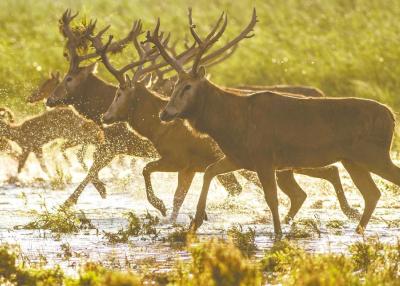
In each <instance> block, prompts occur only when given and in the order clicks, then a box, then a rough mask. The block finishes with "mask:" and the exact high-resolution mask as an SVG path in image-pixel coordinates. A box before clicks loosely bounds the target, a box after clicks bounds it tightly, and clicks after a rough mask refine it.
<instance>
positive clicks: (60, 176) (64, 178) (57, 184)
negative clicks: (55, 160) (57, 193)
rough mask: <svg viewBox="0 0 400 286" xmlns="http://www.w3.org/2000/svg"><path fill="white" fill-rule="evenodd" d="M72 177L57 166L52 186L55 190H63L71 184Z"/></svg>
mask: <svg viewBox="0 0 400 286" xmlns="http://www.w3.org/2000/svg"><path fill="white" fill-rule="evenodd" d="M71 182H72V176H71V174H69V173H66V172H65V171H64V169H63V168H62V167H61V166H59V165H58V164H56V173H55V175H53V176H51V177H50V186H51V188H52V189H53V190H62V189H64V188H65V187H66V186H67V185H69V184H71Z"/></svg>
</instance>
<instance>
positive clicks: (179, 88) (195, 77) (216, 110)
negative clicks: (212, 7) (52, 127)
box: [148, 9, 400, 236]
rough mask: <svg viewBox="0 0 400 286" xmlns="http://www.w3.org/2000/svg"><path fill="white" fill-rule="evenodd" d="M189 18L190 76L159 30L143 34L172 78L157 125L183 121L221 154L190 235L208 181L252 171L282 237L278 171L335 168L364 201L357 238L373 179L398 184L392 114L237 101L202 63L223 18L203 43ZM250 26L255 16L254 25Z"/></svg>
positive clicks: (379, 107)
mask: <svg viewBox="0 0 400 286" xmlns="http://www.w3.org/2000/svg"><path fill="white" fill-rule="evenodd" d="M188 15H189V16H188V18H189V28H190V32H191V34H192V36H193V37H194V39H195V41H196V42H197V43H198V45H199V47H200V48H199V50H198V53H197V55H196V58H195V59H194V61H193V65H192V68H191V70H190V71H185V70H184V69H183V67H182V65H181V64H180V63H179V62H178V61H177V60H176V59H175V58H174V57H172V56H171V55H170V54H168V52H167V51H166V50H165V49H164V48H163V46H162V44H161V43H160V42H159V40H158V37H159V36H158V30H157V29H155V30H154V32H153V35H151V34H150V33H148V40H149V41H152V42H153V43H154V44H155V45H156V47H157V48H158V49H159V50H160V53H161V55H162V56H163V58H164V59H165V60H166V61H168V62H169V63H170V65H171V66H172V67H174V69H175V70H176V71H177V73H178V81H177V82H176V85H175V88H174V91H173V94H172V95H171V98H170V100H169V102H168V104H167V105H166V106H165V108H164V109H163V111H162V112H161V113H160V118H161V120H162V121H164V122H173V121H174V119H178V120H182V119H183V120H185V121H186V122H187V123H188V124H189V125H190V126H191V127H192V128H193V129H194V130H196V131H197V132H199V133H204V134H208V135H209V136H211V137H212V138H214V140H215V141H216V142H217V144H218V146H219V147H220V148H221V150H222V151H223V152H224V154H225V156H224V157H223V158H222V159H221V160H219V161H218V162H216V163H214V164H212V165H209V166H208V167H207V169H206V171H205V174H204V177H203V187H202V190H201V194H200V197H199V201H198V204H197V209H196V215H195V218H194V220H193V221H192V224H191V229H193V230H197V229H198V228H199V227H200V226H201V224H202V223H203V220H204V213H205V207H206V201H207V193H208V189H209V185H210V182H211V179H212V178H213V177H214V176H215V175H217V174H221V173H225V172H231V171H233V170H237V169H241V168H245V169H249V170H253V171H255V172H257V175H258V177H259V179H260V181H261V184H262V186H263V190H264V194H265V200H266V203H267V205H268V207H269V209H270V211H271V213H272V218H273V226H274V233H275V235H277V236H280V235H281V233H282V230H281V224H280V219H279V213H278V199H277V188H276V175H277V171H278V170H280V169H286V170H289V171H290V172H292V171H293V170H296V169H298V168H316V167H323V166H327V165H330V164H333V163H336V162H340V163H342V164H343V166H344V167H345V169H346V170H347V171H348V172H349V174H350V177H351V178H352V180H353V182H354V183H355V185H356V187H357V188H358V189H359V191H360V192H361V194H362V196H363V199H364V202H365V207H364V210H363V213H362V216H361V219H360V221H359V224H358V226H357V228H356V232H357V233H362V232H363V231H364V230H365V228H366V226H367V224H368V221H369V219H370V218H371V215H372V213H373V211H374V209H375V207H376V204H377V202H378V200H379V198H380V195H381V193H380V190H379V189H378V187H377V186H376V184H375V183H374V181H373V179H372V177H371V173H374V174H376V175H378V176H381V177H382V178H384V179H386V180H388V181H390V182H392V183H394V184H396V185H400V168H399V167H397V166H396V165H395V164H394V163H393V162H392V160H391V158H390V149H391V144H392V139H393V132H394V127H395V117H394V114H393V112H392V111H391V110H390V108H388V107H387V106H386V105H383V104H381V103H379V102H377V101H374V100H368V99H361V98H354V97H347V98H346V97H343V98H329V97H322V98H318V97H317V98H312V97H308V98H299V97H293V96H288V95H282V94H279V93H274V92H258V93H257V92H256V93H254V94H252V95H249V96H240V95H239V94H237V93H235V92H229V91H225V90H223V89H221V88H219V87H218V86H217V85H215V84H213V83H212V82H210V81H209V80H207V78H206V71H205V69H204V67H202V66H201V64H200V60H201V58H202V57H203V56H204V55H205V54H206V51H207V50H208V49H210V48H211V46H212V45H213V44H214V43H215V42H216V41H217V40H218V39H219V38H220V37H221V36H222V34H223V33H224V30H225V28H226V26H227V16H226V14H224V13H222V15H221V17H220V18H219V20H218V22H217V24H216V26H215V27H216V28H214V29H213V30H211V31H210V33H209V34H208V35H207V37H206V38H205V39H201V38H200V36H198V34H197V32H196V31H195V26H194V25H193V24H192V23H193V22H192V19H191V10H189V13H188ZM256 21H257V16H256V11H255V9H254V10H253V15H252V22H253V23H255V22H256ZM248 28H249V29H245V30H243V32H242V33H243V34H244V37H245V38H249V37H252V36H253V35H254V34H251V32H252V30H253V26H249V27H248Z"/></svg>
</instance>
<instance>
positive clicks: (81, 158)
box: [76, 144, 89, 171]
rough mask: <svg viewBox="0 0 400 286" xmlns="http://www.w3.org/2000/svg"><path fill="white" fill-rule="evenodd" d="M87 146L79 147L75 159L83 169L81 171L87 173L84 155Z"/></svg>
mask: <svg viewBox="0 0 400 286" xmlns="http://www.w3.org/2000/svg"><path fill="white" fill-rule="evenodd" d="M87 149H88V145H87V144H82V145H81V147H80V148H79V149H78V152H77V153H76V157H77V158H78V161H79V164H80V165H81V167H82V168H83V170H85V171H88V169H89V167H88V165H87V164H86V162H85V154H86V152H87Z"/></svg>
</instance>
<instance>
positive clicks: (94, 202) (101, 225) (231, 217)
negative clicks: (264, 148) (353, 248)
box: [0, 153, 400, 273]
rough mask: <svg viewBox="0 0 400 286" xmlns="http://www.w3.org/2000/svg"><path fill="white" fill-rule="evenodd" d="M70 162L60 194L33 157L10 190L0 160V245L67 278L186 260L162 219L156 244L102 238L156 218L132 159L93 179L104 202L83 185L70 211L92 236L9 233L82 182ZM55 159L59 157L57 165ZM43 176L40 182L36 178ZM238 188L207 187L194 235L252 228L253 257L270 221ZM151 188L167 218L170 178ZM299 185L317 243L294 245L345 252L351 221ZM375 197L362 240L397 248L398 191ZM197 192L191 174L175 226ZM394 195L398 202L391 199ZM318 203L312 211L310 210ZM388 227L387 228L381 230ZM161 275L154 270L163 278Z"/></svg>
mask: <svg viewBox="0 0 400 286" xmlns="http://www.w3.org/2000/svg"><path fill="white" fill-rule="evenodd" d="M70 155H71V158H72V160H73V161H74V162H73V164H72V166H71V167H70V168H69V169H67V168H66V167H65V166H64V169H65V170H66V171H65V172H66V173H70V174H71V176H72V182H71V183H70V184H68V185H66V186H65V187H64V188H63V189H62V190H53V189H52V188H51V184H50V182H49V180H48V178H46V176H45V175H44V174H43V173H42V172H41V171H40V168H39V164H38V163H37V162H36V161H35V159H34V158H30V159H29V161H28V167H27V168H25V170H24V171H23V172H22V174H20V176H19V177H18V181H17V183H9V182H7V178H8V177H9V176H10V175H11V174H12V173H13V172H15V170H16V163H15V162H14V161H13V160H12V159H11V158H9V157H7V156H1V157H0V162H1V166H0V180H2V181H3V182H2V185H1V188H0V243H5V242H7V243H13V244H14V243H16V244H19V245H20V247H21V249H22V252H23V254H24V255H25V256H26V258H27V259H29V260H31V261H32V262H35V261H39V260H40V259H43V257H45V258H46V260H47V262H48V265H49V266H51V265H54V264H60V265H61V266H62V268H64V270H66V271H67V272H68V273H76V270H77V269H78V267H79V265H80V264H81V263H83V262H85V261H88V260H90V261H101V262H105V263H106V264H111V265H112V266H114V267H121V268H124V267H127V266H130V267H132V266H134V267H135V265H140V263H142V262H143V261H153V262H157V264H158V265H160V266H161V268H164V269H168V267H169V266H170V265H171V264H172V263H174V260H175V259H177V258H178V257H180V258H182V259H188V254H187V253H186V252H185V251H179V250H176V249H174V248H171V247H170V245H169V244H168V243H167V242H165V241H163V238H165V237H166V236H167V235H168V233H170V232H172V231H173V227H172V225H171V224H170V223H169V222H168V221H166V220H162V223H160V225H158V229H159V230H160V235H159V237H158V238H157V239H151V238H149V237H140V238H132V239H131V240H130V242H129V243H127V244H111V243H109V242H108V241H107V239H105V238H104V237H103V234H102V232H103V231H112V232H116V231H117V230H119V229H120V228H122V227H124V226H126V223H127V222H126V219H125V216H124V214H126V213H127V212H128V211H133V212H135V213H136V214H137V215H141V214H145V213H146V212H147V211H149V212H150V213H151V214H153V215H158V216H160V214H159V213H158V212H157V211H155V210H154V208H153V207H152V206H151V205H150V204H149V203H148V202H147V200H146V195H145V189H144V181H143V178H142V177H141V170H142V168H143V166H144V164H145V162H144V161H143V160H141V159H137V160H135V161H134V163H133V164H132V165H131V161H130V160H131V159H130V158H128V157H124V158H122V159H121V160H114V161H113V162H112V164H111V165H110V166H108V167H107V168H105V169H104V170H102V171H101V173H100V178H101V179H102V180H103V181H104V182H106V186H107V190H108V197H107V199H101V198H100V196H99V194H98V193H97V192H96V190H95V189H94V187H93V186H91V185H89V186H88V187H87V188H86V190H85V191H84V193H83V194H82V196H81V197H80V199H79V201H78V204H77V206H76V207H75V209H76V210H77V211H80V210H82V211H84V212H85V214H86V215H87V217H88V218H89V219H91V221H92V223H93V224H94V225H95V226H96V227H97V228H98V231H96V230H89V231H82V232H80V233H78V234H73V235H63V236H61V238H59V239H58V238H55V237H54V236H52V235H51V234H50V233H49V232H48V231H44V230H23V229H22V230H15V229H14V227H15V226H18V225H23V224H26V223H28V222H30V221H32V220H33V219H34V216H33V211H39V212H40V211H42V210H43V205H46V207H47V208H48V209H55V208H56V207H57V206H59V205H60V204H61V203H62V202H63V201H64V200H65V199H67V197H68V196H69V194H71V193H72V191H73V190H74V188H75V187H76V186H77V184H78V183H79V182H80V180H82V179H83V178H84V176H85V172H84V171H83V170H82V168H81V167H80V166H79V165H78V164H77V163H76V160H74V159H75V157H74V156H73V154H72V153H71V154H70ZM58 159H59V158H58ZM58 159H57V156H56V158H48V161H49V162H57V161H58ZM40 177H43V178H44V179H45V180H44V182H42V181H41V180H38V179H37V178H40ZM341 177H342V182H343V185H344V188H345V194H346V196H347V197H348V199H349V202H350V204H351V205H352V206H353V207H356V208H357V209H358V210H361V208H362V205H363V201H362V198H361V195H360V194H359V193H358V191H357V190H356V189H355V187H354V185H353V184H352V182H351V181H350V180H349V177H348V174H347V173H346V172H345V171H344V170H343V169H341ZM238 178H239V180H240V182H241V183H242V184H243V186H244V191H243V193H242V194H240V195H239V196H237V197H228V194H227V192H226V191H225V190H224V189H223V188H222V187H221V186H220V185H219V184H218V183H217V182H213V183H212V186H211V190H210V192H209V199H208V206H207V213H208V218H209V220H208V221H207V222H205V223H204V225H203V226H202V227H201V228H200V230H199V235H200V236H201V237H203V238H206V237H211V236H217V237H225V236H226V230H227V229H228V228H229V227H231V226H233V225H235V224H236V225H237V224H239V223H240V224H241V225H242V227H243V229H244V230H246V229H247V228H248V227H251V228H254V229H256V233H257V236H256V243H257V246H258V251H257V254H256V255H257V256H258V257H260V256H262V254H263V251H264V250H265V249H267V248H269V247H270V246H271V245H272V243H273V236H272V231H273V228H272V224H271V223H270V222H271V216H270V213H269V211H268V210H267V206H266V203H265V201H264V198H263V195H262V193H261V191H260V190H259V189H258V188H257V187H255V186H254V185H253V184H252V183H249V182H247V181H245V180H244V179H243V178H241V177H240V176H239V175H238ZM152 179H153V187H154V190H155V192H156V193H157V194H158V196H159V197H160V198H161V199H162V200H163V201H164V202H165V204H166V206H167V208H168V212H169V214H170V213H171V210H172V197H173V193H174V190H175V187H176V175H175V174H155V175H153V177H152ZM297 179H298V181H299V183H300V184H301V186H302V187H303V188H304V189H305V191H306V192H307V194H308V198H307V201H306V202H305V204H304V206H303V208H302V209H301V210H300V212H299V214H298V216H297V219H308V218H311V219H314V220H315V221H316V222H317V225H318V227H319V229H320V231H321V234H320V237H319V235H317V234H316V233H315V234H314V235H313V236H312V237H311V238H307V239H298V242H299V243H300V244H301V245H302V246H303V247H305V248H306V249H307V250H309V251H313V252H346V251H347V247H348V245H349V244H351V243H353V242H355V241H360V240H362V239H363V237H361V236H359V235H357V234H355V232H354V229H355V227H356V222H355V221H350V220H349V219H347V218H346V217H345V216H344V215H343V214H342V212H341V211H340V209H339V204H338V202H337V199H336V197H335V194H334V191H333V188H331V186H330V185H329V184H328V183H327V182H323V181H321V180H317V179H310V178H308V177H305V176H300V175H298V176H297ZM376 181H377V182H378V184H379V187H380V189H381V190H382V193H383V194H382V198H381V200H380V202H379V205H378V208H377V209H376V211H375V214H374V215H375V219H373V220H371V222H370V224H369V225H368V229H367V231H366V236H375V235H376V236H379V238H380V240H381V241H382V242H393V243H394V242H396V241H397V237H398V236H399V235H400V223H399V222H400V215H399V207H400V202H399V199H398V195H399V194H400V191H399V190H398V189H397V188H394V187H391V185H386V184H384V183H383V182H382V181H380V180H379V179H377V180H376ZM200 188H201V174H198V175H197V176H196V178H195V180H194V182H193V185H192V188H191V189H190V191H189V194H188V196H187V199H186V201H185V203H184V205H183V207H182V210H181V214H180V216H179V217H178V222H179V223H182V224H188V222H189V220H190V219H189V216H191V215H193V214H194V210H195V207H196V202H197V198H198V195H199V191H200ZM396 194H397V195H396ZM316 201H319V203H318V204H319V206H316V205H318V204H316ZM280 202H281V204H280V212H281V216H282V218H283V216H284V214H285V213H286V212H287V208H288V206H289V202H288V200H287V198H286V197H285V196H284V195H282V194H280ZM332 219H336V220H341V221H344V222H345V223H344V228H343V229H341V231H340V232H337V231H335V230H331V229H329V228H328V227H327V226H326V224H327V223H328V222H329V221H331V220H332ZM388 222H393V223H392V225H388ZM289 231H290V226H288V225H284V232H285V233H288V232H289ZM66 243H67V244H69V245H70V247H71V250H72V252H73V257H72V258H71V259H69V260H68V261H65V259H63V257H62V255H60V254H61V253H62V251H61V245H62V244H66ZM162 270H163V269H161V271H162Z"/></svg>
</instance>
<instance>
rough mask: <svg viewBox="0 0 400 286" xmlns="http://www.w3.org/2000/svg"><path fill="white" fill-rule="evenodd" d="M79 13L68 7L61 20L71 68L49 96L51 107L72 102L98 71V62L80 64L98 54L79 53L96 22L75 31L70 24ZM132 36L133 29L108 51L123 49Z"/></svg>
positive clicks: (48, 101) (104, 30)
mask: <svg viewBox="0 0 400 286" xmlns="http://www.w3.org/2000/svg"><path fill="white" fill-rule="evenodd" d="M77 15H78V13H76V14H74V15H72V14H71V10H69V9H68V10H66V11H65V12H64V14H63V15H62V17H61V19H60V20H59V22H60V30H61V32H62V34H63V36H64V37H65V39H66V49H67V52H66V57H67V58H68V61H69V69H68V72H67V73H66V74H65V76H64V78H63V79H62V81H61V82H60V83H59V84H58V86H57V87H56V88H55V90H54V92H53V93H52V95H51V96H50V97H49V98H48V100H47V103H46V104H47V105H48V106H50V107H52V106H56V105H60V104H70V103H71V101H73V98H74V95H75V94H76V93H77V92H78V91H79V90H80V88H81V87H82V85H83V84H84V83H85V82H86V80H87V79H88V77H89V76H90V75H91V74H93V73H94V72H95V71H96V67H97V63H91V64H89V65H86V66H80V64H81V63H82V62H84V61H87V60H91V59H94V58H97V57H98V55H97V54H96V53H95V52H93V53H87V54H85V55H79V53H78V50H79V44H80V43H82V42H84V41H85V40H86V38H87V36H88V35H90V34H92V33H93V29H94V27H95V24H96V22H93V21H90V22H89V24H88V25H87V26H86V27H84V30H83V31H79V32H75V31H74V30H73V29H72V28H71V25H70V24H71V22H72V20H73V19H74V18H76V17H77ZM108 28H109V26H108V27H106V28H105V29H103V30H102V31H101V32H100V33H99V34H101V35H102V34H104V33H105V32H106V31H107V30H108ZM101 35H100V36H101ZM132 36H133V35H132V31H130V32H129V33H128V35H127V36H126V37H125V38H123V39H122V40H120V41H118V42H115V43H114V44H113V45H112V46H111V47H109V49H108V51H109V52H113V53H115V52H119V51H121V50H122V49H123V48H124V47H125V46H126V44H127V43H128V42H129V41H130V39H131V37H132Z"/></svg>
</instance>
